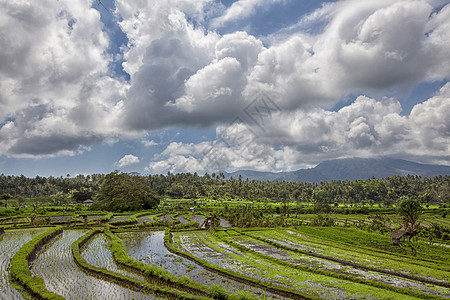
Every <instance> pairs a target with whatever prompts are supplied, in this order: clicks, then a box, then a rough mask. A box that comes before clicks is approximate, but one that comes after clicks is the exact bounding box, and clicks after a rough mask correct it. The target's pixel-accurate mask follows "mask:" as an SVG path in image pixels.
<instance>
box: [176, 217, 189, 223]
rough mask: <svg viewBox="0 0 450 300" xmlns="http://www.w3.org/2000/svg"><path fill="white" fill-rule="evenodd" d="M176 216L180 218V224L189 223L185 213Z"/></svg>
mask: <svg viewBox="0 0 450 300" xmlns="http://www.w3.org/2000/svg"><path fill="white" fill-rule="evenodd" d="M175 218H177V219H178V220H180V224H182V225H185V224H189V220H186V219H185V218H184V216H183V215H178V216H176V217H175Z"/></svg>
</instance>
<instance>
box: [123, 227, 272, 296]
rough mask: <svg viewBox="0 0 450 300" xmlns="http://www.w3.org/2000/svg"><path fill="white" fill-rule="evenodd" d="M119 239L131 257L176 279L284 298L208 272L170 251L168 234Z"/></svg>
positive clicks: (132, 234) (130, 235) (140, 234)
mask: <svg viewBox="0 0 450 300" xmlns="http://www.w3.org/2000/svg"><path fill="white" fill-rule="evenodd" d="M117 236H118V237H119V238H121V239H122V240H123V241H124V244H125V246H126V247H127V253H128V255H129V256H130V257H132V258H134V259H136V260H139V261H142V262H143V263H145V264H148V265H156V266H157V267H159V268H161V269H163V270H166V271H167V272H169V273H170V274H172V275H174V276H176V277H182V276H185V275H186V276H188V277H190V278H191V279H192V280H193V281H194V282H197V283H200V284H207V285H208V284H217V285H220V286H222V287H224V288H225V289H226V290H227V291H229V292H231V293H235V292H238V291H250V292H252V293H253V294H255V295H259V296H262V295H266V296H267V297H268V299H280V297H278V296H276V295H272V294H270V293H266V292H265V291H264V290H262V289H259V288H254V287H250V286H248V285H246V284H243V283H240V282H237V281H234V280H231V279H228V278H225V277H223V276H220V275H218V274H216V273H214V272H211V271H208V270H206V269H204V268H203V267H201V266H199V265H197V264H196V263H194V262H192V261H190V260H188V259H185V258H183V257H181V256H178V255H175V254H173V253H171V252H169V251H168V250H167V248H166V247H165V246H164V231H154V232H127V233H119V234H117Z"/></svg>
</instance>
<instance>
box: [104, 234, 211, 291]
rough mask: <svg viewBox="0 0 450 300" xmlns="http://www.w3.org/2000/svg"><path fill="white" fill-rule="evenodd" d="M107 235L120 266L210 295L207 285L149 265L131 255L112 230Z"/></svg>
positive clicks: (115, 259)
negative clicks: (201, 284) (200, 284)
mask: <svg viewBox="0 0 450 300" xmlns="http://www.w3.org/2000/svg"><path fill="white" fill-rule="evenodd" d="M105 235H106V236H107V237H108V238H109V239H110V241H111V252H112V254H113V258H114V261H115V262H116V263H117V264H118V265H119V266H122V267H124V268H125V269H130V270H131V271H133V272H134V273H138V274H140V275H144V276H145V277H150V278H152V279H156V280H160V281H163V282H164V284H166V285H168V286H169V287H172V288H176V289H183V290H185V291H186V292H188V293H193V294H197V295H200V296H209V291H208V289H207V288H206V287H205V286H201V287H200V286H198V284H196V283H195V282H193V281H190V279H189V281H187V278H186V279H181V280H180V279H178V278H177V277H174V276H172V275H171V274H169V273H167V272H166V271H164V270H162V269H160V268H158V267H156V266H154V265H151V266H149V265H146V264H144V263H142V262H140V261H136V260H135V259H133V258H131V257H129V256H128V254H126V251H125V249H124V246H123V242H122V240H121V239H120V238H119V237H117V236H116V235H114V234H113V233H112V232H110V231H105ZM158 273H159V274H158ZM183 281H184V282H183ZM189 285H190V286H189Z"/></svg>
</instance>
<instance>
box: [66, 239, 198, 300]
mask: <svg viewBox="0 0 450 300" xmlns="http://www.w3.org/2000/svg"><path fill="white" fill-rule="evenodd" d="M99 232H101V231H99V230H95V231H91V232H89V233H88V234H86V235H84V236H82V237H80V238H79V239H78V240H77V241H75V242H74V243H73V244H72V253H73V256H74V258H75V262H76V264H77V265H78V266H79V267H80V268H81V269H82V270H84V271H85V272H87V273H89V274H92V275H95V276H99V277H101V278H104V279H107V280H109V281H112V282H114V283H117V284H120V285H124V286H126V287H129V288H132V289H134V290H136V291H142V292H146V293H153V294H155V295H161V296H168V297H173V298H176V299H201V298H202V297H199V296H195V295H191V294H188V293H185V292H182V291H175V290H173V289H169V288H164V287H160V286H153V285H150V284H148V283H144V282H142V281H140V280H137V279H135V278H131V277H128V276H123V275H121V274H118V273H115V272H111V271H108V270H106V269H102V268H97V267H94V266H91V265H89V264H88V263H87V262H86V260H85V259H84V258H83V257H82V256H81V255H80V252H81V248H82V247H83V246H84V245H85V244H86V243H87V242H88V241H89V240H90V239H91V238H92V237H93V236H94V235H96V234H98V233H99Z"/></svg>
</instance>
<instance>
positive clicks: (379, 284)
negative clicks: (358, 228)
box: [220, 237, 448, 299]
mask: <svg viewBox="0 0 450 300" xmlns="http://www.w3.org/2000/svg"><path fill="white" fill-rule="evenodd" d="M220 240H221V241H223V242H225V243H227V244H229V245H232V246H233V247H235V248H237V249H239V250H241V251H243V252H248V253H251V254H252V255H254V256H257V257H260V258H263V259H267V260H270V261H272V262H274V263H276V264H279V265H282V266H286V267H290V268H295V269H299V270H301V271H306V272H311V273H316V274H320V275H325V276H329V277H335V278H338V279H343V280H347V281H352V282H356V283H362V284H365V285H369V286H373V287H377V288H381V289H384V290H391V291H393V292H396V293H401V294H405V295H410V296H414V297H418V298H422V299H441V297H439V296H435V295H430V294H426V293H422V292H417V291H412V290H410V289H407V288H402V287H396V286H392V285H388V284H384V283H382V282H378V281H373V280H368V279H364V278H358V277H355V276H352V275H347V274H340V273H336V272H332V271H328V270H321V269H317V268H308V267H305V266H301V265H293V264H290V263H288V262H285V261H283V260H281V259H278V258H274V257H272V256H268V255H264V254H262V253H259V252H256V251H254V250H252V249H250V248H248V247H245V246H243V245H240V244H238V243H236V242H234V241H231V240H228V239H226V238H223V237H220ZM260 241H262V242H266V243H268V244H271V245H273V246H275V247H277V246H279V248H280V249H283V250H288V251H292V249H291V248H289V247H285V246H283V245H279V244H276V243H273V242H271V241H269V240H265V239H260ZM293 252H296V251H293ZM299 253H301V254H306V255H311V253H305V252H304V251H299ZM317 257H320V258H325V257H324V256H322V255H321V256H317ZM334 261H336V260H334ZM339 263H341V262H339ZM352 266H353V267H354V265H352ZM371 271H376V272H379V271H378V270H376V269H374V270H371ZM392 273H394V274H390V275H394V276H399V275H402V274H401V273H396V272H392ZM403 277H406V276H403ZM409 277H412V276H409ZM408 279H413V280H418V279H419V280H420V278H417V277H413V278H408ZM427 283H431V284H440V283H439V282H434V281H432V282H427ZM447 286H448V284H447V285H446V287H447Z"/></svg>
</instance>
